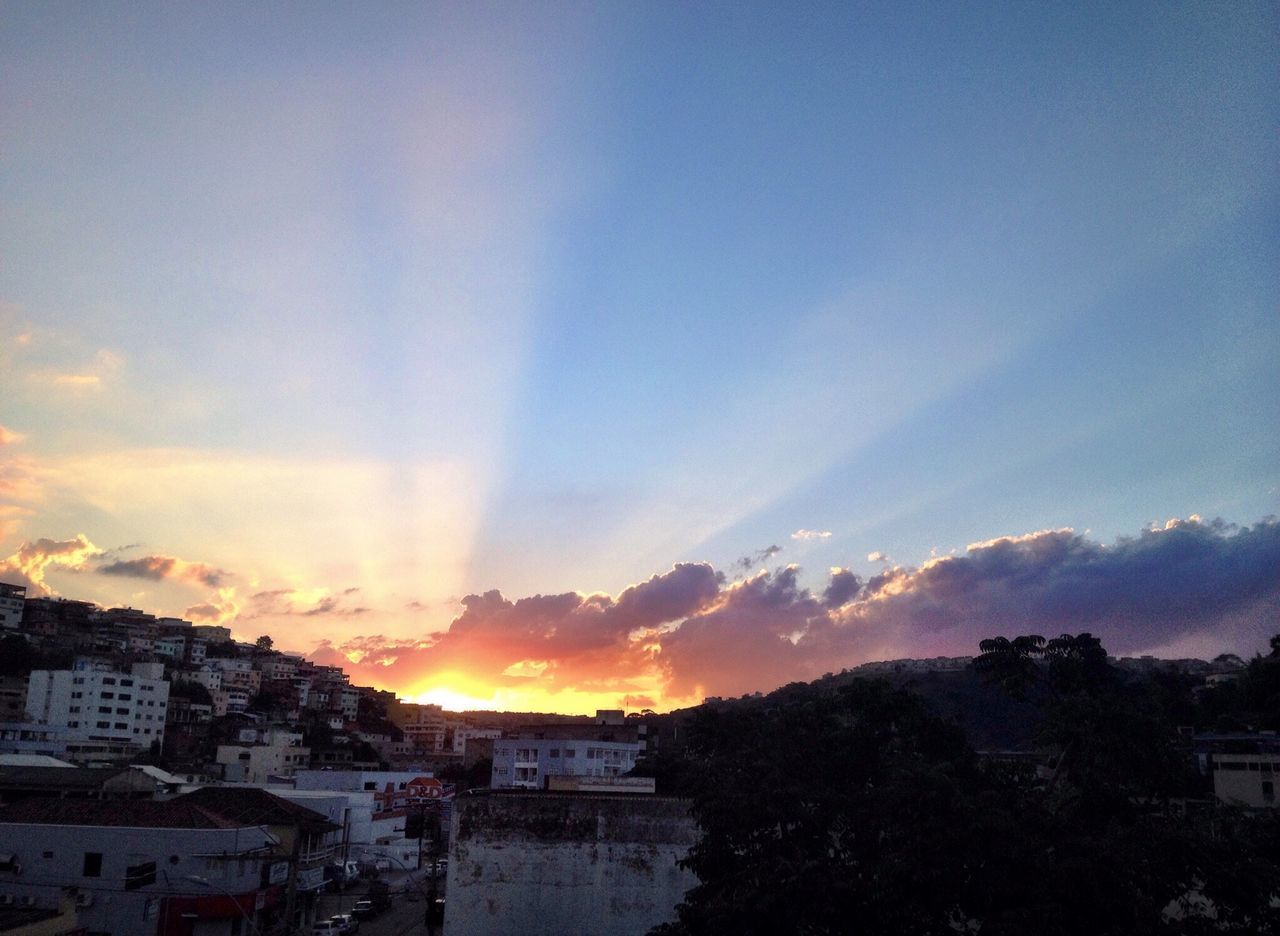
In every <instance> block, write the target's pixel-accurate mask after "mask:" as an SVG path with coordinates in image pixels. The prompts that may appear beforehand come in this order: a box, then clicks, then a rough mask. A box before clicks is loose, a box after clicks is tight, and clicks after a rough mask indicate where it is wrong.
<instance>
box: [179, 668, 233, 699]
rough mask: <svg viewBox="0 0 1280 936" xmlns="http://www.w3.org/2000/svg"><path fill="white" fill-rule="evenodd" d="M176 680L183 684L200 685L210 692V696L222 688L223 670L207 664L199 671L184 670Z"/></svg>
mask: <svg viewBox="0 0 1280 936" xmlns="http://www.w3.org/2000/svg"><path fill="white" fill-rule="evenodd" d="M174 678H175V679H177V680H182V681H183V682H193V683H199V684H200V685H202V686H204V687H205V688H206V689H208V690H209V694H210V695H212V694H213V693H215V692H217V691H218V690H219V689H221V688H222V670H220V669H218V668H217V667H215V666H210V665H209V664H207V663H206V664H205V665H204V666H201V667H200V668H199V669H191V670H183V672H182V673H181V674H179V675H178V676H175V677H174Z"/></svg>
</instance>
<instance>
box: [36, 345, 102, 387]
mask: <svg viewBox="0 0 1280 936" xmlns="http://www.w3.org/2000/svg"><path fill="white" fill-rule="evenodd" d="M123 367H124V358H123V357H121V356H120V354H119V353H117V352H115V351H112V350H110V349H109V348H102V349H101V350H99V351H98V353H97V354H95V355H94V357H93V362H92V363H91V364H89V365H88V366H86V367H84V368H80V369H77V370H75V371H57V370H45V371H38V372H36V373H35V374H33V379H35V380H36V381H37V382H40V383H46V384H51V385H52V386H54V387H61V388H64V389H66V390H71V391H87V390H100V389H102V387H103V386H104V385H105V384H106V383H107V381H109V380H111V379H112V378H113V377H114V376H115V375H116V374H117V373H118V372H119V371H120V370H121V369H122V368H123Z"/></svg>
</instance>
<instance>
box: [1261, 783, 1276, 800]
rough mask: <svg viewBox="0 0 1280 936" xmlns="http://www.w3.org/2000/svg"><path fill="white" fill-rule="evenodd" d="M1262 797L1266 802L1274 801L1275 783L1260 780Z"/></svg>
mask: <svg viewBox="0 0 1280 936" xmlns="http://www.w3.org/2000/svg"><path fill="white" fill-rule="evenodd" d="M1262 798H1263V799H1264V800H1266V801H1267V802H1268V803H1274V802H1275V801H1276V785H1275V783H1274V782H1273V781H1271V780H1263V781H1262Z"/></svg>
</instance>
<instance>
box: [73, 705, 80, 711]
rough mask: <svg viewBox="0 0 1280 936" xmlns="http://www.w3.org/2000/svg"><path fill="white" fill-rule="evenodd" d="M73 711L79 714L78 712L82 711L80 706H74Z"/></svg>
mask: <svg viewBox="0 0 1280 936" xmlns="http://www.w3.org/2000/svg"><path fill="white" fill-rule="evenodd" d="M71 711H73V712H78V711H80V706H78V705H73V706H71Z"/></svg>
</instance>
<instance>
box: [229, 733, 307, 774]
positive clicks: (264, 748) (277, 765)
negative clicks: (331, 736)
mask: <svg viewBox="0 0 1280 936" xmlns="http://www.w3.org/2000/svg"><path fill="white" fill-rule="evenodd" d="M216 760H217V762H218V763H219V764H222V765H223V768H222V770H223V778H224V779H226V780H228V781H246V782H248V783H268V782H270V781H271V779H272V778H277V777H292V776H293V775H294V774H295V773H296V772H297V771H298V770H300V769H305V768H306V767H307V766H308V765H309V764H310V761H311V749H310V748H307V747H303V745H302V733H301V732H297V731H287V730H285V729H282V728H272V729H268V730H267V731H266V732H264V733H262V735H261V736H260V740H258V741H256V742H253V743H249V744H220V745H218V753H217V757H216Z"/></svg>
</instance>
